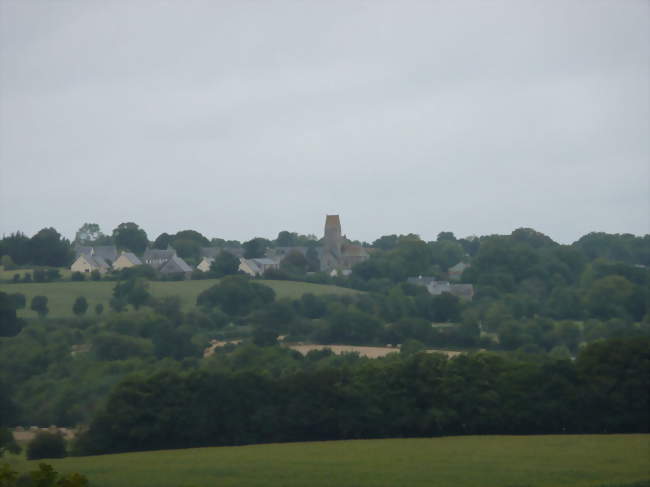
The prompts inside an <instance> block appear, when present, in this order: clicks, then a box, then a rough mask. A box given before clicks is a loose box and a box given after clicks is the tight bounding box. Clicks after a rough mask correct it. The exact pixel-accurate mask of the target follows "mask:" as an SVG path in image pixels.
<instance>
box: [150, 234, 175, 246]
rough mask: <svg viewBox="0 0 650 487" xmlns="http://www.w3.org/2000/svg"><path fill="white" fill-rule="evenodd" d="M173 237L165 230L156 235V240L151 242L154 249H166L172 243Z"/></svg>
mask: <svg viewBox="0 0 650 487" xmlns="http://www.w3.org/2000/svg"><path fill="white" fill-rule="evenodd" d="M173 239H174V237H173V236H172V235H170V234H168V233H166V232H163V233H161V234H160V235H158V237H157V238H156V240H154V242H153V248H154V249H160V250H166V249H167V247H169V246H170V245H171V244H172V240H173Z"/></svg>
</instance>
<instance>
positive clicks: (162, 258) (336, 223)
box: [71, 215, 474, 300]
mask: <svg viewBox="0 0 650 487" xmlns="http://www.w3.org/2000/svg"><path fill="white" fill-rule="evenodd" d="M372 250H373V249H371V248H367V247H363V246H361V245H357V244H354V243H352V242H350V240H348V239H347V237H346V236H345V235H343V233H342V231H341V220H340V218H339V215H327V216H326V217H325V229H324V234H323V239H322V245H320V246H314V247H304V246H295V247H273V248H270V249H268V250H267V251H266V253H265V255H264V256H263V257H259V258H253V259H247V258H245V257H244V249H243V248H242V247H224V248H215V247H204V248H202V249H201V253H200V257H201V261H200V262H199V264H198V265H197V266H196V270H198V271H201V272H208V271H209V270H210V267H211V266H212V263H213V262H214V260H215V259H216V258H217V256H218V255H219V254H220V253H221V252H228V253H230V254H232V255H233V256H235V257H237V258H238V259H239V271H240V272H242V273H244V274H248V275H250V276H254V277H256V276H262V275H264V274H265V273H266V272H268V271H269V270H278V269H280V266H281V264H282V262H283V261H284V259H286V258H288V257H289V256H290V255H292V254H296V253H298V254H301V255H302V257H304V258H305V259H307V260H309V259H310V258H311V259H312V260H317V262H318V267H319V268H320V270H321V271H322V272H327V273H329V274H330V275H332V276H334V275H339V274H341V275H347V274H349V273H350V272H351V269H352V266H354V265H355V264H358V263H359V262H363V261H364V260H366V259H368V258H369V257H370V252H372ZM75 251H76V254H77V258H76V260H75V261H74V263H73V264H72V266H71V270H72V271H73V272H74V271H76V272H82V273H90V272H92V271H94V270H97V271H99V272H100V273H102V274H103V273H105V272H108V271H110V270H113V271H119V270H122V269H125V268H128V267H134V266H138V265H148V266H151V267H153V268H154V269H155V270H156V271H157V272H158V273H159V274H161V275H169V274H184V275H186V276H189V275H190V274H191V273H192V271H193V269H192V267H191V266H190V265H188V264H187V262H185V261H184V260H183V259H182V258H181V257H179V256H178V255H177V253H176V250H174V249H173V248H171V247H168V248H167V249H165V250H160V249H149V248H148V249H146V250H145V252H144V254H143V255H142V257H140V258H138V256H136V255H134V254H133V253H131V252H125V251H123V252H120V253H118V251H117V249H116V248H115V246H113V245H103V246H96V247H84V246H78V247H76V248H75ZM468 266H469V265H468V264H465V263H463V262H459V263H458V264H456V265H455V266H453V267H451V268H450V269H449V271H448V276H449V277H448V278H449V281H458V280H460V276H461V275H462V273H463V271H464V270H465V269H466V268H467V267H468ZM449 281H440V280H437V279H436V278H434V277H423V276H418V277H409V278H408V282H409V283H411V284H416V285H419V286H424V287H426V289H427V291H429V293H430V294H432V295H434V296H436V295H439V294H442V293H450V294H453V295H455V296H458V297H460V298H462V299H468V300H471V299H472V297H473V296H474V288H473V286H472V285H471V284H457V283H452V282H449Z"/></svg>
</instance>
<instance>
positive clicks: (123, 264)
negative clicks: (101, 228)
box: [113, 252, 142, 271]
mask: <svg viewBox="0 0 650 487" xmlns="http://www.w3.org/2000/svg"><path fill="white" fill-rule="evenodd" d="M136 265H142V261H140V259H138V258H137V257H136V256H135V254H132V253H131V252H122V253H121V254H120V256H119V257H118V258H117V260H116V261H115V262H113V269H114V270H116V271H119V270H121V269H126V268H128V267H134V266H136Z"/></svg>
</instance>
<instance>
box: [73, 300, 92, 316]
mask: <svg viewBox="0 0 650 487" xmlns="http://www.w3.org/2000/svg"><path fill="white" fill-rule="evenodd" d="M86 311H88V301H86V298H84V297H83V296H79V297H78V298H77V299H75V301H74V304H73V305H72V312H73V313H74V314H76V315H77V316H81V315H85V314H86Z"/></svg>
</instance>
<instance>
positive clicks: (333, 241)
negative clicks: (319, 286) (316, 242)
mask: <svg viewBox="0 0 650 487" xmlns="http://www.w3.org/2000/svg"><path fill="white" fill-rule="evenodd" d="M342 244H343V237H342V236H341V220H340V219H339V216H338V215H327V216H326V217H325V235H324V237H323V254H322V258H321V269H322V270H330V269H336V268H337V267H338V266H339V265H340V262H341V246H342Z"/></svg>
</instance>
